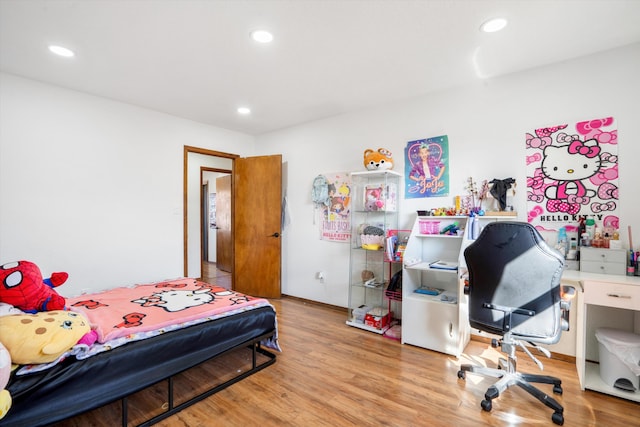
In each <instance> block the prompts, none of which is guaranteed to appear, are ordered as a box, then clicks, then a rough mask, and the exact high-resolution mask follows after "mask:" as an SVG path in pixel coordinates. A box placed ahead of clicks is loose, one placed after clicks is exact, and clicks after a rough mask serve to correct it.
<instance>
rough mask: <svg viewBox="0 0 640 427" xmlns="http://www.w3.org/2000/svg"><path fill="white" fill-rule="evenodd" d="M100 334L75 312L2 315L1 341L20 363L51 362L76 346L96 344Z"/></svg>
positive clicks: (0, 323)
mask: <svg viewBox="0 0 640 427" xmlns="http://www.w3.org/2000/svg"><path fill="white" fill-rule="evenodd" d="M97 335H98V334H97V333H96V332H95V331H92V330H91V327H90V326H89V320H87V318H86V317H85V316H84V315H82V314H80V313H76V312H73V311H64V310H54V311H43V312H40V313H35V314H13V315H10V316H2V317H0V341H1V342H2V343H3V344H4V345H5V347H6V348H7V350H8V351H9V354H11V361H12V362H13V363H17V364H21V365H23V364H32V363H49V362H53V361H54V360H56V359H58V358H59V357H60V356H62V355H63V354H64V353H65V352H66V351H68V350H70V349H71V348H72V347H73V346H74V345H76V344H78V343H81V344H86V345H91V344H93V343H94V342H95V341H96V339H97Z"/></svg>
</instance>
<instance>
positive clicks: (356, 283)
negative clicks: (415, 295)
mask: <svg viewBox="0 0 640 427" xmlns="http://www.w3.org/2000/svg"><path fill="white" fill-rule="evenodd" d="M401 177H402V175H401V174H400V173H398V172H394V171H380V172H379V171H365V172H353V173H351V194H352V198H351V207H352V208H351V250H350V262H349V310H348V318H347V321H346V323H347V325H349V326H353V327H356V328H360V329H364V330H367V331H370V332H375V333H378V334H383V333H384V332H386V331H387V329H389V327H390V326H392V324H393V319H394V318H396V317H399V314H400V311H401V303H400V302H399V301H396V300H395V298H391V299H390V298H388V297H387V296H386V294H385V290H386V288H387V286H388V284H389V281H390V280H391V277H392V276H393V274H395V273H396V272H398V271H400V270H401V268H402V264H401V263H399V262H395V261H394V260H393V256H392V255H393V254H391V256H390V255H389V254H387V252H386V250H385V244H386V237H387V236H388V235H389V230H397V229H398V208H399V200H398V190H399V189H400V179H401ZM376 189H380V190H381V191H380V192H376V191H373V190H376ZM372 196H373V197H372ZM375 197H378V198H379V200H374V199H375ZM365 226H372V227H376V228H378V229H379V230H381V232H382V233H383V238H384V240H383V241H382V242H381V243H382V246H381V247H380V248H378V249H374V248H371V247H368V246H366V245H365V247H363V243H366V242H363V241H362V237H361V231H362V230H363V228H364V227H365ZM363 271H368V272H371V273H373V275H374V277H375V281H374V283H371V284H366V283H365V282H364V280H363V277H362V272H363ZM387 313H389V314H388V315H387ZM366 314H369V317H368V320H366V319H365V318H364V317H363V316H366ZM376 314H382V315H381V316H376ZM372 321H373V322H372ZM378 321H379V324H378V323H376V322H378Z"/></svg>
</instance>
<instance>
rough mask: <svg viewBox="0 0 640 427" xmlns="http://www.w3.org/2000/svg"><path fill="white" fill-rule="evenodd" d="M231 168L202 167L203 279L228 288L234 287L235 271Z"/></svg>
mask: <svg viewBox="0 0 640 427" xmlns="http://www.w3.org/2000/svg"><path fill="white" fill-rule="evenodd" d="M231 172H232V171H231V170H223V169H217V168H209V167H200V181H201V188H202V192H201V199H200V200H201V202H200V207H201V209H202V215H201V216H200V218H201V220H202V224H201V227H200V228H201V235H202V256H201V261H202V264H201V266H202V267H201V271H202V274H201V279H202V280H203V281H205V282H207V283H212V284H216V285H219V286H222V287H223V288H226V289H231V288H232V283H231V282H232V271H233V251H232V248H233V229H232V221H231V218H232V195H231V177H232V175H231Z"/></svg>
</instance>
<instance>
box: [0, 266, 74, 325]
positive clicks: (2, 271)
mask: <svg viewBox="0 0 640 427" xmlns="http://www.w3.org/2000/svg"><path fill="white" fill-rule="evenodd" d="M68 277H69V275H68V274H67V273H63V272H61V273H53V274H51V277H50V278H47V279H43V278H42V273H41V272H40V269H39V268H38V266H37V265H35V264H34V263H32V262H29V261H17V262H10V263H7V264H4V265H2V266H0V302H4V303H7V304H11V305H12V306H14V307H16V308H19V309H20V310H22V311H26V312H28V313H36V312H38V311H51V310H62V309H64V307H65V299H64V297H62V296H61V295H59V294H58V293H57V292H56V291H55V290H54V289H53V288H54V287H56V286H60V285H62V284H63V283H64V282H66V280H67V278H68Z"/></svg>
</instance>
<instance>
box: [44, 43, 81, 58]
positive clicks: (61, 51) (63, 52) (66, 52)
mask: <svg viewBox="0 0 640 427" xmlns="http://www.w3.org/2000/svg"><path fill="white" fill-rule="evenodd" d="M49 50H50V51H51V52H53V53H55V54H56V55H60V56H64V57H65V58H71V57H72V56H75V53H73V51H72V50H71V49H67V48H66V47H62V46H56V45H51V46H49Z"/></svg>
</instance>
